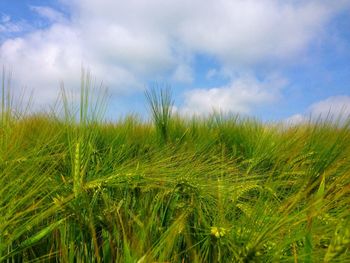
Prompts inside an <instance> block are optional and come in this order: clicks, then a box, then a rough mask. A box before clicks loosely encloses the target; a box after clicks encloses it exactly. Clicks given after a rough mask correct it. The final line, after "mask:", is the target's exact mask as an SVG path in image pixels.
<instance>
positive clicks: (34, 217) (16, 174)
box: [0, 74, 350, 263]
mask: <svg viewBox="0 0 350 263" xmlns="http://www.w3.org/2000/svg"><path fill="white" fill-rule="evenodd" d="M82 80H83V81H82V83H83V84H82V92H81V99H80V106H79V107H78V108H74V107H71V106H70V105H71V104H70V103H69V100H68V96H67V94H66V93H65V92H64V91H63V93H62V100H63V103H62V105H63V112H64V113H65V114H63V115H62V114H61V115H60V114H59V113H57V112H50V113H41V114H34V115H28V114H23V115H21V114H16V115H7V112H8V110H4V106H2V112H1V130H0V133H1V140H2V143H1V155H0V157H1V159H0V167H1V170H0V172H1V173H0V185H1V186H2V187H1V188H0V261H1V262H23V261H24V262H32V261H33V262H36V261H43V262H139V263H141V262H322V261H323V262H348V261H349V260H350V256H349V255H350V253H349V246H350V227H349V226H350V210H349V203H350V187H349V186H350V131H349V125H348V124H346V123H345V124H344V123H343V124H341V125H340V124H337V123H331V122H327V121H325V122H321V121H319V122H317V123H311V122H310V123H308V124H301V125H298V126H293V127H281V125H268V124H263V123H260V122H258V121H256V120H251V119H244V118H240V117H239V116H223V115H220V114H213V115H212V116H211V117H208V118H193V119H183V118H181V117H179V116H175V115H172V113H171V107H172V100H171V96H170V93H169V90H165V91H164V90H163V91H161V92H160V93H159V92H157V91H156V90H151V91H149V92H148V93H146V98H147V99H148V101H149V104H150V108H151V113H152V116H153V123H149V122H143V121H141V120H139V119H138V118H137V117H135V116H129V117H126V118H125V119H123V120H120V121H119V122H117V123H107V122H104V121H103V119H102V115H101V114H100V113H101V112H103V110H101V109H99V108H98V107H92V109H90V110H89V107H91V105H92V104H91V99H92V98H91V96H89V95H90V94H91V86H92V82H91V78H90V77H89V74H83V76H82ZM3 83H4V84H3V92H2V93H3V94H6V92H5V93H4V90H5V88H6V87H5V86H6V84H5V83H6V82H3ZM6 100H7V99H6V96H5V98H4V97H2V101H6ZM101 101H103V99H101ZM99 104H100V103H97V104H96V105H99ZM2 105H5V102H3V104H2ZM6 105H7V104H6ZM104 106H105V105H103V107H104ZM5 108H6V107H5ZM5 115H6V116H9V117H6V118H5V117H4V116H5ZM14 116H17V117H14ZM77 116H79V117H77ZM5 119H6V125H5V121H4V120H5Z"/></svg>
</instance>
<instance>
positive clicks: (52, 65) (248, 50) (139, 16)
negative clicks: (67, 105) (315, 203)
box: [0, 0, 350, 122]
mask: <svg viewBox="0 0 350 263" xmlns="http://www.w3.org/2000/svg"><path fill="white" fill-rule="evenodd" d="M349 12H350V1H348V0H332V1H331V0H309V1H302V0H286V1H280V0H264V1H261V0H237V1H229V0H221V1H214V0H206V1H199V0H193V1H185V0H177V1H166V2H165V1H160V0H148V1H136V0H135V1H134V0H130V1H114V0H90V1H82V0H71V1H68V0H50V1H44V0H42V1H38V0H36V1H34V0H23V1H13V0H1V1H0V64H3V65H4V66H6V67H7V68H9V69H11V70H12V72H13V81H12V82H13V90H14V92H15V93H17V94H19V93H20V92H21V90H22V89H23V87H25V89H26V90H31V91H33V92H34V100H35V106H34V107H35V108H37V109H42V108H44V109H45V108H47V107H48V105H50V104H52V103H53V102H54V101H55V99H56V98H57V96H58V93H59V82H60V81H63V82H64V84H65V87H66V88H67V89H69V90H72V92H73V93H78V91H79V82H80V71H81V66H82V65H84V66H85V67H87V68H89V69H90V70H91V72H92V74H93V75H94V77H95V78H96V81H97V83H99V82H101V81H103V83H104V85H106V86H107V87H108V90H109V92H110V94H111V100H110V101H109V111H108V115H107V116H109V117H111V116H115V117H118V116H121V115H123V114H125V113H128V112H134V113H138V114H140V115H142V116H146V115H147V108H146V104H145V99H144V95H143V94H144V90H145V89H146V88H147V87H150V86H152V85H154V83H158V85H160V86H161V85H163V84H166V85H170V86H171V87H172V91H173V94H174V98H175V108H174V110H176V111H177V112H179V113H180V114H183V115H193V114H198V115H206V114H208V113H210V112H211V111H212V110H213V109H215V110H221V111H224V112H234V113H241V114H244V115H250V116H256V117H258V118H260V119H262V120H268V121H269V120H289V121H293V122H298V121H302V120H304V119H306V118H307V116H308V115H309V114H312V115H315V116H318V115H324V114H327V113H328V112H329V111H331V112H332V113H334V114H339V112H343V113H344V112H345V114H350V78H349V76H350V13H349ZM27 94H28V92H27ZM15 95H16V94H15Z"/></svg>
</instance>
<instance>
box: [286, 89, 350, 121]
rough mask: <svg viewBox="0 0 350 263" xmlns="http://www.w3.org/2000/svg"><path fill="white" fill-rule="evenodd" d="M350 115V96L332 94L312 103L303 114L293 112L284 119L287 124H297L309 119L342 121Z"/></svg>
mask: <svg viewBox="0 0 350 263" xmlns="http://www.w3.org/2000/svg"><path fill="white" fill-rule="evenodd" d="M349 117H350V96H333V97H329V98H327V99H325V100H322V101H319V102H316V103H314V104H312V105H311V106H310V107H308V109H307V110H306V112H305V114H295V115H293V116H291V117H289V118H287V119H286V120H285V123H287V124H298V123H302V122H308V121H310V120H318V119H321V120H337V119H339V120H340V121H344V120H346V119H348V118H349Z"/></svg>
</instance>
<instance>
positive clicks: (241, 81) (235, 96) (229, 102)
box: [181, 76, 286, 115]
mask: <svg viewBox="0 0 350 263" xmlns="http://www.w3.org/2000/svg"><path fill="white" fill-rule="evenodd" d="M285 85H286V81H285V80H283V79H279V78H275V77H274V78H270V79H266V80H264V81H258V80H257V79H254V78H252V77H249V76H243V77H240V78H238V79H234V80H232V81H231V83H230V84H229V85H225V86H222V87H214V88H210V89H194V90H191V91H188V92H186V93H185V104H184V106H183V107H182V109H181V113H183V114H185V115H192V114H195V115H203V114H204V115H206V114H210V113H212V112H213V111H214V110H215V111H220V112H234V113H243V114H247V113H250V112H251V110H252V109H253V108H254V107H257V106H259V105H262V104H265V103H269V102H273V101H275V100H276V99H278V97H279V96H280V90H281V89H282V88H283V87H284V86H285Z"/></svg>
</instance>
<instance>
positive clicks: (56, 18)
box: [30, 6, 67, 23]
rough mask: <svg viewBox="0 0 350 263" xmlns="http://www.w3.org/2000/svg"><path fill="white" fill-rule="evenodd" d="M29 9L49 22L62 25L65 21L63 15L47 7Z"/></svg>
mask: <svg viewBox="0 0 350 263" xmlns="http://www.w3.org/2000/svg"><path fill="white" fill-rule="evenodd" d="M30 9H31V10H32V11H34V12H36V13H38V14H39V15H40V16H42V17H44V18H46V19H48V20H49V21H51V22H60V23H64V22H66V21H67V19H66V17H65V15H64V14H63V13H61V12H59V11H57V10H55V9H53V8H51V7H48V6H31V7H30Z"/></svg>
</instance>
